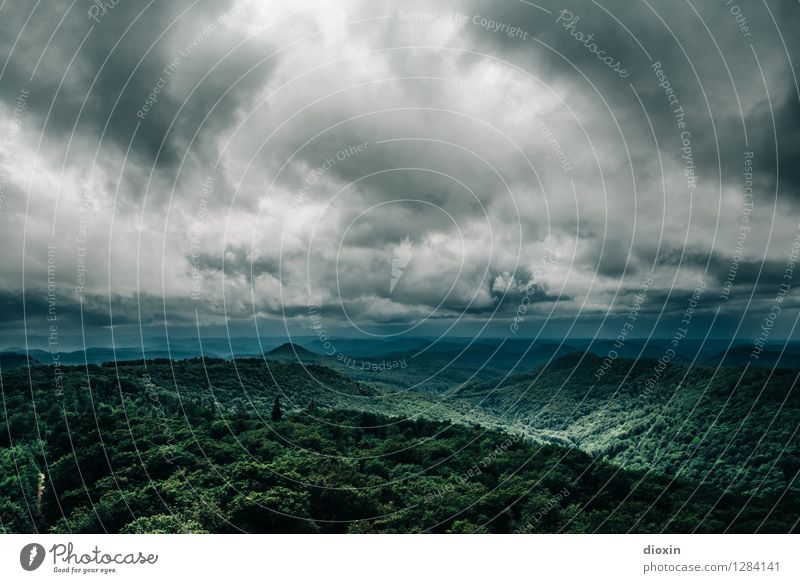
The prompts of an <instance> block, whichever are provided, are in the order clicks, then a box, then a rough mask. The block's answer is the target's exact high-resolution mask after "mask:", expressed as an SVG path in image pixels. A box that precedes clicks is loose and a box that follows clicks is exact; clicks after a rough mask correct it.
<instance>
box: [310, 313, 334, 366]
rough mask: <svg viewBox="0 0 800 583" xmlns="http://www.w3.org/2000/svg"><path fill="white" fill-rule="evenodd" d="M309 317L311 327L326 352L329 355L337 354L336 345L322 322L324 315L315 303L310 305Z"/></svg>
mask: <svg viewBox="0 0 800 583" xmlns="http://www.w3.org/2000/svg"><path fill="white" fill-rule="evenodd" d="M308 317H309V319H310V320H311V329H312V330H313V331H314V334H315V335H316V336H317V340H318V341H319V343H320V344H322V348H323V349H324V350H325V354H326V355H327V356H333V355H334V354H336V346H334V344H333V340H332V339H331V337H330V336H328V331H327V330H326V329H325V327H324V326H323V324H322V315H321V314H320V313H319V309H318V308H317V306H315V305H314V304H309V305H308Z"/></svg>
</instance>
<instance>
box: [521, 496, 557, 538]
mask: <svg viewBox="0 0 800 583" xmlns="http://www.w3.org/2000/svg"><path fill="white" fill-rule="evenodd" d="M568 497H569V490H568V489H567V488H563V489H561V490H559V491H558V492H557V493H556V494H555V495H554V496H552V497H551V498H550V499H549V500H548V501H547V503H546V504H545V505H543V506H542V507H541V508H539V509H538V510H537V511H536V512H535V513H534V514H533V516H532V520H533V522H531V521H528V522H526V523H525V524H524V525H523V526H521V527H520V528H518V529H517V530H515V531H514V532H513V534H528V533H530V532H532V531H533V529H534V528H536V525H537V524H539V523H540V522H541V521H542V518H544V517H545V516H547V515H548V514H549V513H550V511H551V510H553V509H554V508H558V507H560V506H561V501H562V500H565V499H566V498H568ZM534 523H535V524H534Z"/></svg>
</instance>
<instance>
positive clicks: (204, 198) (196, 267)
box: [189, 175, 216, 300]
mask: <svg viewBox="0 0 800 583" xmlns="http://www.w3.org/2000/svg"><path fill="white" fill-rule="evenodd" d="M215 180H216V178H215V177H214V176H211V175H207V176H206V177H205V179H204V180H203V185H202V187H201V188H200V203H199V204H198V206H197V212H196V213H195V221H196V226H195V230H194V231H192V234H191V237H190V239H189V250H190V252H191V255H190V262H191V269H192V293H191V296H190V297H191V298H192V299H193V300H199V299H200V291H201V283H202V279H203V275H202V273H201V272H200V271H201V270H200V248H201V247H202V245H201V242H202V241H201V239H202V231H203V227H204V226H205V224H206V219H207V218H208V201H209V200H211V198H212V197H213V196H214V182H215Z"/></svg>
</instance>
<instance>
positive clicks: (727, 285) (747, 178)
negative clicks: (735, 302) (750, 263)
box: [720, 152, 753, 302]
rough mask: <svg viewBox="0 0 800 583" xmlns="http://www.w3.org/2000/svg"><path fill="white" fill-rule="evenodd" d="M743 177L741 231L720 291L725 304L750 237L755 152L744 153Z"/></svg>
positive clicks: (738, 233) (737, 235) (737, 234)
mask: <svg viewBox="0 0 800 583" xmlns="http://www.w3.org/2000/svg"><path fill="white" fill-rule="evenodd" d="M742 176H743V177H744V203H743V205H742V214H741V216H740V217H739V230H738V232H737V233H736V247H735V248H734V252H733V257H732V258H731V263H730V266H729V267H728V272H727V273H726V274H725V281H724V282H723V283H722V290H721V291H720V299H721V300H722V301H723V302H727V301H728V297H729V296H730V293H731V290H732V289H733V283H734V281H735V280H736V274H737V273H738V271H739V264H740V263H741V261H742V256H743V255H744V246H745V243H746V242H747V238H748V236H749V235H750V229H751V227H750V215H751V214H753V152H745V153H744V165H743V171H742Z"/></svg>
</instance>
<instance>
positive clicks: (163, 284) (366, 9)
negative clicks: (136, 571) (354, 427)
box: [0, 0, 800, 346]
mask: <svg viewBox="0 0 800 583" xmlns="http://www.w3.org/2000/svg"><path fill="white" fill-rule="evenodd" d="M799 26H800V6H798V4H797V2H790V1H788V0H787V1H779V2H761V3H758V2H748V3H744V2H741V3H740V4H737V3H736V0H720V1H715V2H702V3H701V2H692V1H688V0H684V1H678V0H669V1H666V2H653V1H652V0H649V1H645V0H641V1H635V2H608V1H606V2H594V1H588V2H583V1H576V2H568V3H556V2H538V3H534V2H527V1H525V2H522V1H515V0H500V1H498V0H492V1H484V2H478V1H452V2H450V1H437V2H430V1H429V2H392V1H367V0H365V1H336V2H304V1H297V0H291V1H290V0H287V1H283V0H280V1H272V0H270V1H263V0H253V1H227V2H225V1H214V2H211V1H200V0H198V1H175V2H144V1H143V2H133V1H126V0H119V1H118V2H117V3H116V4H114V3H112V2H107V3H105V4H102V3H99V2H98V3H93V2H88V1H85V0H75V1H73V2H68V1H53V2H27V1H23V0H8V1H7V2H4V3H3V4H2V7H0V45H1V46H2V51H0V63H2V64H0V67H1V68H0V249H2V253H0V325H1V326H0V328H2V330H0V344H4V345H7V346H11V345H14V346H18V345H22V344H24V343H25V342H26V338H28V339H30V338H36V339H37V340H36V342H38V343H41V341H42V338H43V337H47V336H48V335H53V334H54V335H56V337H58V338H60V339H61V340H62V341H63V342H71V341H74V340H75V339H76V338H77V339H81V341H85V339H86V338H89V339H90V343H95V344H96V343H102V342H106V341H109V339H111V340H115V341H116V340H118V339H120V338H124V339H126V341H128V340H130V339H133V338H136V336H137V335H142V336H150V335H152V334H153V333H155V332H156V331H158V330H164V329H170V330H174V331H175V333H176V334H184V335H187V334H188V335H191V334H194V333H197V332H198V331H200V333H201V334H212V335H225V334H231V335H237V336H242V335H262V336H281V335H284V334H293V335H314V334H320V333H324V334H330V335H343V336H359V337H365V338H376V339H377V338H386V337H397V336H402V335H410V336H414V335H431V336H438V335H448V334H453V335H459V336H465V335H478V334H486V335H491V336H495V337H497V336H499V337H525V338H527V337H536V336H537V335H538V336H542V337H564V336H582V337H590V336H595V335H598V336H602V337H612V338H613V337H617V336H618V335H619V334H620V333H622V330H625V331H626V332H625V334H626V335H630V336H632V337H633V336H636V337H647V336H648V335H655V336H659V337H667V338H668V337H672V336H673V335H674V334H675V333H676V331H678V330H681V329H685V335H686V336H688V337H694V338H703V337H706V336H708V337H712V338H718V337H734V336H735V337H737V338H744V339H753V338H758V337H759V336H762V337H764V338H765V339H767V340H778V339H785V338H794V337H796V336H797V335H796V333H795V324H796V321H797V317H798V300H797V293H796V290H795V288H796V287H797V285H799V284H800V273H798V274H796V273H795V272H796V271H797V270H798V268H796V267H795V262H796V260H798V257H799V256H800V212H798V208H799V206H800V190H799V189H800V164H798V160H797V156H798V151H800V149H799V148H800V144H798V141H799V140H800V90H799V89H798V80H797V72H796V71H795V69H794V65H795V63H797V62H798V61H800V59H798V57H800V53H799V52H798V43H800V38H798V37H797V35H796V31H797V30H798V27H799Z"/></svg>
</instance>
